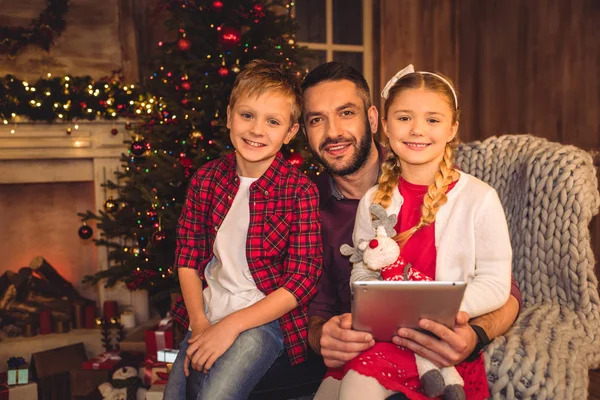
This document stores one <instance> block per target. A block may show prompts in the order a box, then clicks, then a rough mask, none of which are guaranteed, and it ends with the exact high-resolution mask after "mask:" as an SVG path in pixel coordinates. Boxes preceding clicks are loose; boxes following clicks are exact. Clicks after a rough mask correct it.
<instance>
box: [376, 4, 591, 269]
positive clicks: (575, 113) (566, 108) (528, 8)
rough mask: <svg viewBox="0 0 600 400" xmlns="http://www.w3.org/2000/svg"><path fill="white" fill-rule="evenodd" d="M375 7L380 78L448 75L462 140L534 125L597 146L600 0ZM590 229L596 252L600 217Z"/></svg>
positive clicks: (539, 131)
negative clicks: (402, 72) (403, 72)
mask: <svg viewBox="0 0 600 400" xmlns="http://www.w3.org/2000/svg"><path fill="white" fill-rule="evenodd" d="M379 10H380V18H381V24H380V25H379V26H380V32H379V35H380V41H379V47H380V49H379V51H380V54H381V59H380V60H381V65H380V79H381V82H382V85H383V84H385V82H387V80H388V79H389V78H390V77H391V76H393V75H394V74H395V73H396V71H398V70H399V69H400V68H403V67H404V66H406V65H407V64H410V63H412V64H414V65H415V67H416V68H417V69H423V70H429V71H440V72H442V73H444V74H445V75H447V76H449V77H450V78H451V79H452V80H453V81H454V82H455V84H456V85H457V86H458V90H459V96H460V100H459V102H460V107H461V110H462V115H461V124H460V129H459V132H460V135H461V139H462V140H463V141H472V140H479V139H485V138H487V137H490V136H494V135H500V134H505V133H532V134H534V135H536V136H541V137H545V138H548V139H549V140H552V141H557V142H561V143H566V144H574V145H576V146H579V147H581V148H583V149H586V150H595V151H598V150H600V1H598V0H564V1H555V0H380V5H379ZM376 89H379V88H376ZM374 92H377V90H374ZM591 228H592V238H593V245H594V251H595V254H596V259H597V260H598V259H600V219H599V218H595V220H594V221H593V222H592V227H591ZM597 271H598V269H597Z"/></svg>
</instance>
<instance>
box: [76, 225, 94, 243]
mask: <svg viewBox="0 0 600 400" xmlns="http://www.w3.org/2000/svg"><path fill="white" fill-rule="evenodd" d="M77 234H78V235H79V237H80V238H82V239H89V238H91V237H92V235H93V234H94V230H93V229H92V228H91V227H89V226H87V225H86V224H85V223H84V224H83V225H82V226H81V227H80V228H79V231H78V232H77Z"/></svg>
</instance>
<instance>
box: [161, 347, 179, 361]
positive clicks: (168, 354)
mask: <svg viewBox="0 0 600 400" xmlns="http://www.w3.org/2000/svg"><path fill="white" fill-rule="evenodd" d="M178 353H179V350H173V349H164V350H158V353H157V355H156V359H157V360H158V361H160V362H166V363H170V364H173V363H174V362H175V358H177V354H178Z"/></svg>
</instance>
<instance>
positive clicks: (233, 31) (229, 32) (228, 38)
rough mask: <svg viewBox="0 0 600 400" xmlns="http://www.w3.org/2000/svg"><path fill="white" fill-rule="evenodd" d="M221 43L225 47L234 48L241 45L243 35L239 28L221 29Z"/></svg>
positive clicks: (228, 27) (227, 27)
mask: <svg viewBox="0 0 600 400" xmlns="http://www.w3.org/2000/svg"><path fill="white" fill-rule="evenodd" d="M220 39H221V43H222V44H223V46H225V47H233V46H235V45H237V44H238V43H240V40H241V34H240V31H239V30H238V29H237V28H234V27H232V26H226V27H223V28H222V29H221V37H220Z"/></svg>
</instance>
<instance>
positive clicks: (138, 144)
mask: <svg viewBox="0 0 600 400" xmlns="http://www.w3.org/2000/svg"><path fill="white" fill-rule="evenodd" d="M148 147H149V146H148V143H147V142H146V141H144V140H136V141H135V142H133V143H131V149H130V151H131V154H133V155H134V156H136V157H139V156H141V155H143V154H144V153H145V152H146V150H147V149H148Z"/></svg>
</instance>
